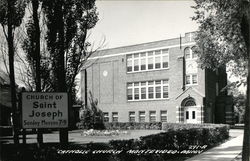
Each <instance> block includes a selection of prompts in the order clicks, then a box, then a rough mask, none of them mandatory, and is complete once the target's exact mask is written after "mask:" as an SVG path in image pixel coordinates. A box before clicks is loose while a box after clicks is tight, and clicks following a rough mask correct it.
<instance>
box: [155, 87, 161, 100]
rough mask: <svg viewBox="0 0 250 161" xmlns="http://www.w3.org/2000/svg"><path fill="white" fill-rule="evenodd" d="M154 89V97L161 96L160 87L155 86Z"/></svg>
mask: <svg viewBox="0 0 250 161" xmlns="http://www.w3.org/2000/svg"><path fill="white" fill-rule="evenodd" d="M155 91H156V94H155V96H156V98H161V87H155Z"/></svg>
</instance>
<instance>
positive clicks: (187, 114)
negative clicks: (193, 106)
mask: <svg viewBox="0 0 250 161" xmlns="http://www.w3.org/2000/svg"><path fill="white" fill-rule="evenodd" d="M186 119H189V111H186Z"/></svg>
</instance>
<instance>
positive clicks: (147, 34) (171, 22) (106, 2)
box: [89, 0, 198, 48]
mask: <svg viewBox="0 0 250 161" xmlns="http://www.w3.org/2000/svg"><path fill="white" fill-rule="evenodd" d="M194 4H195V3H194V1H192V0H186V1H169V0H165V1H141V0H137V1H136V0H134V1H127V0H119V1H112V0H111V1H110V0H97V1H96V5H97V10H98V12H99V21H98V22H97V24H96V26H95V27H94V29H92V30H91V33H90V36H89V40H90V42H92V43H93V44H94V46H95V47H98V48H99V47H100V48H114V47H119V46H127V45H134V44H139V43H144V42H151V41H157V40H163V39H169V38H175V37H179V36H180V34H182V35H184V33H186V32H191V31H195V30H197V29H198V25H197V24H196V22H194V21H192V20H191V17H192V16H194V10H193V9H192V8H191V6H192V5H194ZM103 41H105V45H102V42H103Z"/></svg>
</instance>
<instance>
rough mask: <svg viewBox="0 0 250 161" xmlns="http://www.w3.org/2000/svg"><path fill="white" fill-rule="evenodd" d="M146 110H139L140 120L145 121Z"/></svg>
mask: <svg viewBox="0 0 250 161" xmlns="http://www.w3.org/2000/svg"><path fill="white" fill-rule="evenodd" d="M145 116H146V115H145V111H139V122H145Z"/></svg>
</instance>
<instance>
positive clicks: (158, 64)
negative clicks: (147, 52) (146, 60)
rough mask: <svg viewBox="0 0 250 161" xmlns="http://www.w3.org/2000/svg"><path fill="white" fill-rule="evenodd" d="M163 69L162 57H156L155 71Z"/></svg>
mask: <svg viewBox="0 0 250 161" xmlns="http://www.w3.org/2000/svg"><path fill="white" fill-rule="evenodd" d="M159 68H161V57H160V56H157V57H155V69H159Z"/></svg>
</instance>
